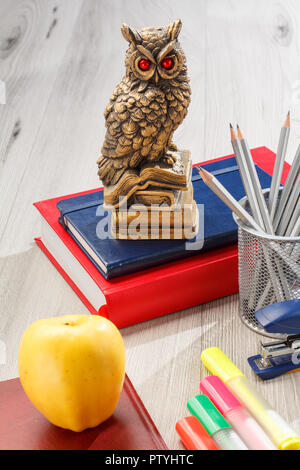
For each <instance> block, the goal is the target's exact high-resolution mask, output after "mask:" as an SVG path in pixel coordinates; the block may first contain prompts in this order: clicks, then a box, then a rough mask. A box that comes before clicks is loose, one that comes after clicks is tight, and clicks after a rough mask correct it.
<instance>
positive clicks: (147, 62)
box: [139, 59, 151, 70]
mask: <svg viewBox="0 0 300 470" xmlns="http://www.w3.org/2000/svg"><path fill="white" fill-rule="evenodd" d="M150 65H151V62H150V60H147V59H141V60H140V61H139V68H140V69H141V70H149V68H150Z"/></svg>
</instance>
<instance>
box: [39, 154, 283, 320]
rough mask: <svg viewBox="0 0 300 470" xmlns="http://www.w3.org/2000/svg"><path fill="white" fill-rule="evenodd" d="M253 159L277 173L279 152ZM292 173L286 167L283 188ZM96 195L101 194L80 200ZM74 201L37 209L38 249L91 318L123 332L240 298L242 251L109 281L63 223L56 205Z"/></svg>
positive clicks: (217, 253) (44, 204)
mask: <svg viewBox="0 0 300 470" xmlns="http://www.w3.org/2000/svg"><path fill="white" fill-rule="evenodd" d="M252 156H253V159H254V161H255V163H256V164H257V165H258V166H259V167H260V168H261V169H263V170H264V171H265V172H267V173H269V174H272V173H273V167H274V161H275V154H274V153H273V152H271V151H270V150H269V149H267V148H266V147H259V148H257V149H254V150H252ZM230 157H232V155H229V156H227V157H221V158H218V159H215V160H210V161H209V162H206V163H210V162H212V161H218V160H222V159H224V158H230ZM288 168H289V166H288V165H287V164H286V165H285V167H284V172H283V179H282V182H283V181H284V180H285V178H286V175H287V172H288ZM93 191H98V189H95V190H92V191H87V192H85V193H80V194H86V193H88V192H93ZM76 195H77V194H76ZM76 195H73V196H76ZM78 195H79V194H78ZM70 197H71V196H70V195H69V196H64V197H58V198H55V199H50V200H47V201H42V202H38V203H35V207H36V208H37V209H38V210H39V212H40V213H41V215H42V217H43V220H44V224H43V235H42V237H41V238H36V243H37V244H38V245H39V247H40V248H41V249H42V250H43V251H44V253H45V254H46V255H47V256H48V258H49V259H50V261H51V262H52V263H53V264H54V266H55V267H56V268H57V270H58V271H59V272H60V273H61V275H62V276H63V277H64V278H65V280H66V281H67V282H68V283H69V285H70V286H71V287H72V289H73V290H74V291H75V292H76V294H77V295H78V296H79V297H80V299H81V300H82V302H83V303H84V304H85V305H86V307H87V308H88V309H89V311H90V312H91V313H93V314H100V315H103V316H105V317H106V318H108V319H109V320H111V321H112V322H113V323H115V325H116V326H117V327H118V328H123V327H126V326H129V325H133V324H136V323H139V322H142V321H145V320H150V319H152V318H156V317H159V316H162V315H167V314H169V313H172V312H175V311H178V310H183V309H186V308H189V307H192V306H194V305H199V304H202V303H204V302H208V301H211V300H214V299H217V298H221V297H225V296H227V295H231V294H234V293H236V292H238V252H237V245H230V246H226V247H225V248H220V249H217V250H214V251H209V252H205V253H199V254H197V255H193V256H191V257H189V258H185V259H180V260H177V261H173V262H169V263H166V264H162V265H160V266H156V267H153V268H148V269H145V270H143V271H139V272H137V273H133V274H128V275H124V276H121V277H119V278H114V279H111V280H106V279H104V277H103V276H102V275H101V273H100V272H99V271H98V269H97V268H96V267H95V266H94V264H93V263H92V262H91V261H90V260H89V259H88V257H87V256H86V255H85V253H84V252H83V251H82V250H81V249H80V248H79V246H78V245H77V244H76V242H75V241H74V240H73V239H72V237H71V236H70V235H69V234H68V233H67V232H66V231H65V230H64V229H63V227H62V225H61V224H60V223H59V221H58V218H59V215H60V214H59V210H58V209H57V207H56V204H57V202H58V201H61V200H62V199H67V198H70ZM58 244H59V246H58ZM175 286H176V287H175Z"/></svg>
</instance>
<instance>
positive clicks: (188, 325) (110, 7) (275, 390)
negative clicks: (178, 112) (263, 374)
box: [0, 0, 300, 449]
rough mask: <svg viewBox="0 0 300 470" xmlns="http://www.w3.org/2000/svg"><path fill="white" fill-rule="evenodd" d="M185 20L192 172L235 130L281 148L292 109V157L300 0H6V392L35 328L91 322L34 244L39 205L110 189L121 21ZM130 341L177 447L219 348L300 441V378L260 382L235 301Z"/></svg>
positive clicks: (183, 136)
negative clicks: (204, 354) (54, 319)
mask: <svg viewBox="0 0 300 470" xmlns="http://www.w3.org/2000/svg"><path fill="white" fill-rule="evenodd" d="M177 17H180V18H181V19H182V21H183V29H182V32H181V35H180V38H181V42H182V45H183V47H184V49H185V52H186V55H187V60H188V68H189V73H190V76H191V86H192V103H191V106H190V109H189V114H188V117H187V118H186V120H185V121H184V124H183V125H182V126H181V127H180V128H179V129H178V131H177V132H176V134H175V142H176V143H177V144H179V146H181V147H183V148H189V149H190V150H191V152H192V158H193V161H194V162H199V161H203V160H208V159H211V158H213V157H216V156H221V155H226V154H229V153H231V152H232V150H231V145H230V140H229V130H228V124H229V122H232V123H236V122H238V123H239V124H240V126H241V127H242V129H243V131H244V133H245V134H246V135H247V138H248V141H249V143H250V146H251V147H256V146H260V145H266V146H268V147H269V148H271V149H272V150H276V146H277V140H278V136H279V131H280V127H281V124H282V122H283V120H284V118H285V115H286V113H287V111H288V110H289V109H290V110H291V115H292V130H291V138H290V145H289V151H288V161H289V162H291V161H292V159H293V155H294V152H295V150H296V148H297V146H298V143H299V142H300V55H299V54H300V52H299V51H300V3H299V1H298V0H284V1H283V0H276V1H273V0H263V1H261V0H247V1H246V0H244V1H243V2H241V1H240V0H198V1H196V0H184V1H179V0H176V1H174V0H169V1H167V0H160V1H159V0H152V1H150V0H149V1H146V0H145V1H140V0H1V1H0V80H2V82H0V99H1V96H2V102H3V93H2V95H1V90H2V92H3V88H4V85H3V82H4V83H5V87H6V104H0V124H1V127H0V256H1V260H0V309H1V311H0V346H1V351H2V354H1V356H0V358H1V362H2V364H0V379H1V380H4V379H7V378H11V377H15V376H17V374H18V370H17V350H18V343H19V340H20V337H21V335H22V333H23V331H24V329H25V328H26V327H27V326H28V325H29V324H30V323H32V322H33V321H35V320H37V319H39V318H44V317H51V316H56V315H62V314H67V313H72V314H83V313H86V314H87V313H88V312H87V310H86V309H85V307H84V306H83V304H82V303H81V302H80V300H79V299H78V298H77V297H76V295H75V294H74V293H73V291H72V290H71V289H70V287H69V286H68V285H67V284H66V283H65V281H64V280H63V279H62V278H61V276H60V275H59V274H58V273H57V272H56V270H55V269H54V267H53V266H52V265H51V264H50V263H49V261H48V260H47V258H46V257H45V256H44V255H43V254H42V253H41V251H40V250H39V249H38V248H37V247H36V246H35V245H34V243H33V237H34V236H37V235H39V234H40V218H39V215H38V213H37V211H36V210H35V209H34V208H33V207H32V202H33V201H37V200H41V199H47V198H51V197H55V196H58V195H62V194H70V193H74V192H77V191H82V190H86V189H89V188H95V187H97V186H98V185H99V182H98V179H97V168H96V163H95V162H96V159H97V156H98V154H99V150H100V148H101V145H102V140H103V137H104V118H103V111H104V107H105V106H106V104H107V102H108V99H109V97H110V94H111V92H112V90H113V88H114V86H115V84H116V83H117V82H118V81H119V80H120V78H121V77H122V74H123V71H124V53H125V50H126V47H127V46H126V43H125V41H124V39H123V37H122V36H121V33H120V26H121V23H122V22H126V23H128V24H129V25H131V26H133V27H136V28H141V27H143V26H146V25H153V24H155V25H156V24H159V25H166V24H168V23H169V22H171V21H173V20H174V19H175V18H177ZM174 288H176V286H174ZM216 288H217V286H216ZM122 334H123V337H124V340H125V343H126V348H127V373H128V375H129V376H130V378H131V380H132V381H133V383H134V385H135V387H136V389H137V391H138V393H139V394H140V396H141V398H142V400H143V401H144V403H145V405H146V407H147V408H148V410H149V412H150V414H151V416H152V417H153V419H154V421H155V423H156V424H157V427H158V428H159V430H160V432H161V434H162V436H163V437H164V439H165V440H166V443H167V445H168V446H169V447H170V448H171V449H181V448H182V446H181V444H180V442H179V440H178V437H177V435H176V433H175V431H174V425H175V422H176V420H178V419H179V418H181V417H183V416H185V415H186V414H188V413H187V410H186V401H187V399H188V398H189V397H191V396H193V395H195V394H197V393H198V390H199V380H200V378H201V377H204V376H205V375H206V372H205V370H204V368H203V366H202V365H201V363H200V353H201V351H202V350H203V349H204V348H206V347H208V346H219V347H220V348H222V349H223V350H224V351H225V352H226V353H227V354H228V355H229V356H230V357H231V358H232V359H233V360H234V361H235V362H236V364H237V365H238V366H239V367H240V368H241V370H242V371H244V372H246V374H247V375H248V376H249V377H250V378H251V381H252V382H253V383H256V384H257V387H258V389H259V390H260V391H261V392H262V393H263V394H264V395H265V396H266V398H268V400H269V401H270V402H271V403H273V404H274V407H275V408H276V409H277V410H278V411H279V412H280V413H281V414H282V415H283V416H284V417H285V418H286V419H287V420H288V421H289V422H290V423H292V424H293V425H294V426H295V428H296V429H297V430H298V431H299V432H300V407H299V400H300V393H299V387H300V373H298V374H297V373H296V374H291V375H288V376H285V377H283V378H279V379H276V380H274V381H272V382H270V383H262V382H260V383H259V382H258V381H257V380H256V379H255V377H254V374H252V372H251V371H250V369H249V366H248V364H247V362H246V358H247V357H248V356H249V355H252V354H254V353H256V351H257V350H258V345H259V340H260V338H259V337H258V336H257V335H256V334H255V333H253V332H251V331H249V330H248V329H247V328H246V327H244V326H243V325H242V323H241V321H240V320H239V304H238V296H237V295H235V296H232V297H227V298H224V299H220V300H217V301H214V302H210V303H207V304H205V305H201V306H197V307H194V308H191V309H189V310H185V311H182V312H177V313H175V314H173V315H169V316H166V317H163V318H159V319H156V320H153V321H149V322H146V323H143V324H139V325H136V326H133V327H130V328H126V329H124V330H123V331H122ZM4 349H5V350H6V357H4V354H3V352H4ZM0 398H1V397H0Z"/></svg>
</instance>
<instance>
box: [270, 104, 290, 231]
mask: <svg viewBox="0 0 300 470" xmlns="http://www.w3.org/2000/svg"><path fill="white" fill-rule="evenodd" d="M289 135H290V112H288V114H287V117H286V120H285V122H284V124H283V127H282V128H281V132H280V138H279V143H278V148H277V154H276V160H275V166H274V171H273V177H272V182H271V188H270V194H269V213H270V217H271V221H272V222H273V220H274V215H275V210H276V207H277V200H278V193H279V188H280V180H281V176H282V170H283V164H284V160H285V155H286V149H287V144H288V140H289Z"/></svg>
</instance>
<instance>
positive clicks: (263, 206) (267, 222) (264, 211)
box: [237, 126, 300, 235]
mask: <svg viewBox="0 0 300 470" xmlns="http://www.w3.org/2000/svg"><path fill="white" fill-rule="evenodd" d="M237 134H238V139H239V140H240V142H241V147H242V150H243V152H244V156H245V159H246V163H247V166H248V169H249V173H250V177H251V182H252V186H253V190H254V194H255V195H256V199H257V202H258V205H259V210H260V213H261V215H262V218H263V223H264V227H265V229H266V231H267V233H269V234H271V235H274V230H273V226H272V222H271V219H270V215H269V212H268V208H267V203H266V200H265V197H264V195H263V192H262V188H261V185H260V181H259V178H258V174H257V171H256V168H255V164H254V161H253V158H252V155H251V152H250V149H249V145H248V142H247V140H246V139H245V138H244V136H243V134H242V132H241V129H240V128H239V126H237ZM299 147H300V146H299Z"/></svg>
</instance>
